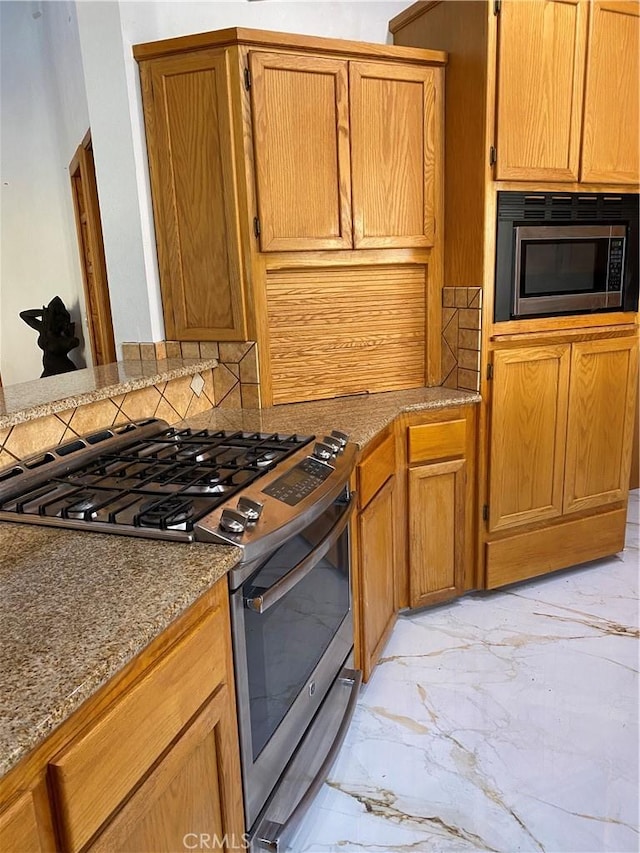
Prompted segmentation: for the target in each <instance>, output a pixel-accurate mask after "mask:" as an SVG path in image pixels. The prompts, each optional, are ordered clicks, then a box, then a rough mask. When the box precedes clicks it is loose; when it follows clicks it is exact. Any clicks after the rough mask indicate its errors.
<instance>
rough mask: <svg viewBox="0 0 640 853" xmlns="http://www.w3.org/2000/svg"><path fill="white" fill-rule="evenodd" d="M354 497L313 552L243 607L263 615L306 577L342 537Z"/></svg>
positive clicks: (351, 512) (352, 508)
mask: <svg viewBox="0 0 640 853" xmlns="http://www.w3.org/2000/svg"><path fill="white" fill-rule="evenodd" d="M355 497H356V492H351V498H350V500H349V503H348V504H347V505H346V507H345V509H344V511H343V512H342V513H341V514H340V517H339V518H338V520H337V521H336V522H335V524H334V525H333V527H332V528H331V530H330V531H329V532H328V534H327V535H326V536H325V538H324V539H323V540H322V542H320V543H319V544H318V545H316V547H315V548H313V550H311V551H310V552H309V553H308V554H307V556H306V557H305V558H304V559H303V560H300V562H299V563H297V565H295V566H294V567H293V568H292V569H291V570H290V571H288V572H287V574H286V575H284V577H282V578H280V580H279V581H276V582H275V583H274V584H273V585H272V586H270V587H269V589H267V590H265V591H264V592H263V593H261V594H260V595H257V596H255V597H254V598H245V600H244V603H245V606H246V607H248V608H249V609H250V610H253V611H254V612H255V613H264V612H265V610H268V609H269V608H270V607H273V605H274V604H275V603H276V602H277V601H280V599H281V598H283V597H284V596H285V595H286V594H287V593H288V592H289V590H290V589H292V588H293V587H294V586H295V585H296V584H297V583H299V582H300V581H301V580H302V579H303V578H304V577H305V576H306V575H308V574H309V572H310V571H311V569H312V568H313V567H314V566H315V565H316V564H317V563H319V562H320V560H321V559H322V558H323V557H324V555H325V554H326V553H327V552H328V551H329V550H330V549H331V548H332V547H333V545H334V544H335V543H336V542H337V540H338V539H339V538H340V536H341V535H342V533H343V531H344V529H345V527H346V526H347V524H348V523H349V519H350V518H351V516H352V514H353V510H354V508H355Z"/></svg>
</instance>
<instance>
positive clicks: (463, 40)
mask: <svg viewBox="0 0 640 853" xmlns="http://www.w3.org/2000/svg"><path fill="white" fill-rule="evenodd" d="M410 8H411V10H412V11H413V14H412V15H411V16H410V17H409V18H408V19H406V20H403V19H402V18H401V17H400V16H398V18H396V19H394V21H393V22H392V24H391V25H390V26H393V29H392V32H393V33H394V42H395V44H399V45H409V46H413V47H418V46H423V47H435V46H436V45H437V46H438V47H441V48H443V49H444V50H447V51H448V52H449V64H448V65H447V69H446V86H445V89H444V95H445V112H446V121H445V149H446V157H445V158H444V159H445V180H444V185H445V191H446V204H445V206H444V212H443V215H444V226H445V227H444V240H445V246H444V282H445V284H446V285H447V286H448V287H455V286H465V287H472V286H478V285H479V284H480V283H481V282H482V272H483V263H484V261H483V236H484V186H485V171H486V169H487V164H488V154H487V156H485V154H486V153H487V150H488V149H487V148H486V146H485V135H486V130H487V128H486V125H487V117H486V111H487V87H488V80H487V68H488V66H487V63H488V56H487V27H488V21H489V11H488V4H487V3H485V2H477V0H470V2H468V0H457V1H456V2H455V3H451V2H443V3H421V4H414V6H412V7H410ZM407 11H409V10H407ZM491 18H493V15H491Z"/></svg>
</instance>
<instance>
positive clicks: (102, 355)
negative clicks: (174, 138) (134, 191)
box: [69, 133, 116, 365]
mask: <svg viewBox="0 0 640 853" xmlns="http://www.w3.org/2000/svg"><path fill="white" fill-rule="evenodd" d="M69 175H70V177H71V192H72V196H73V208H74V213H75V219H76V231H77V234H78V244H79V248H80V264H81V270H82V283H83V287H84V296H85V308H86V312H87V323H88V326H89V339H90V343H91V354H92V356H93V363H94V365H100V364H112V363H113V362H114V361H116V345H115V341H114V338H113V321H112V318H111V301H110V299H109V283H108V280H107V262H106V258H105V255H104V241H103V238H102V223H101V220H100V205H99V202H98V186H97V184H96V169H95V164H94V159H93V146H92V144H91V134H90V133H87V136H86V137H85V139H84V140H83V141H82V144H81V145H80V146H79V147H78V149H77V150H76V153H75V154H74V157H73V160H72V161H71V163H70V165H69Z"/></svg>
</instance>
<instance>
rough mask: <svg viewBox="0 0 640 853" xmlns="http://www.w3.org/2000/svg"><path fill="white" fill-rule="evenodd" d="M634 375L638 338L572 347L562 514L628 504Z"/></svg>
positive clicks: (636, 364)
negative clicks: (614, 502) (626, 499)
mask: <svg viewBox="0 0 640 853" xmlns="http://www.w3.org/2000/svg"><path fill="white" fill-rule="evenodd" d="M637 370H638V343H637V339H636V338H631V339H630V338H618V339H614V340H601V341H586V342H584V343H576V344H573V346H572V354H571V387H570V392H569V416H568V429H567V458H566V474H565V488H564V511H565V512H576V511H577V510H582V509H588V508H589V507H594V506H599V505H601V504H606V503H611V502H613V501H619V500H623V499H625V498H626V495H627V492H628V488H629V470H630V465H631V441H632V437H633V421H634V414H635V411H634V408H635V393H636V381H637V380H636V377H637Z"/></svg>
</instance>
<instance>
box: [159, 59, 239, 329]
mask: <svg viewBox="0 0 640 853" xmlns="http://www.w3.org/2000/svg"><path fill="white" fill-rule="evenodd" d="M228 74H229V72H228V67H227V54H226V52H224V51H219V50H206V51H199V52H198V53H193V54H187V55H184V56H175V57H169V58H166V59H157V60H153V61H152V62H150V63H148V64H147V66H143V67H142V79H143V93H144V103H145V116H146V126H147V149H148V154H149V167H150V173H151V188H152V194H153V209H154V215H155V222H156V242H157V247H158V262H159V266H160V283H161V287H162V301H163V305H164V317H165V325H166V332H167V337H168V338H174V339H177V340H207V339H209V340H234V339H243V338H245V337H246V335H245V319H244V306H243V294H242V277H241V263H240V238H239V233H238V213H237V201H236V181H235V171H234V158H233V150H232V142H231V107H230V101H229V83H228Z"/></svg>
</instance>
